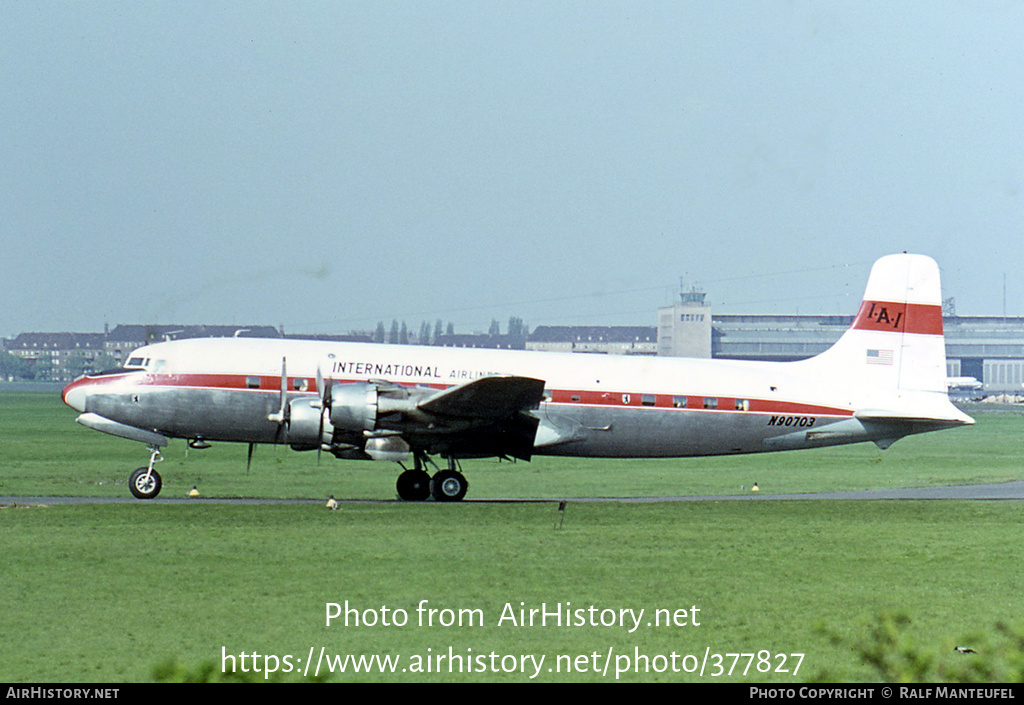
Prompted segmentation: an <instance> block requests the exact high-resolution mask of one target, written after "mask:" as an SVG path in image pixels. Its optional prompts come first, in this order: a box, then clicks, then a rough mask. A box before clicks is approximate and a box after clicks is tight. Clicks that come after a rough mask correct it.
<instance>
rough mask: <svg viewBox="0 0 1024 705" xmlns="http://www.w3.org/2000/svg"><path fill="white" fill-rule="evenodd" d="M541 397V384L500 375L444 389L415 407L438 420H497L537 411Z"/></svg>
mask: <svg viewBox="0 0 1024 705" xmlns="http://www.w3.org/2000/svg"><path fill="white" fill-rule="evenodd" d="M543 396H544V381H543V380H540V379H533V378H531V377H514V376H511V375H501V376H493V377H481V378H480V379H476V380H473V381H472V382H467V383H465V384H460V385H459V386H457V387H452V388H450V389H446V390H444V391H443V392H439V393H438V394H435V395H434V396H432V397H430V398H429V399H425V400H424V401H421V402H420V403H419V404H417V407H419V408H420V409H421V410H423V411H426V412H429V413H431V414H439V415H441V416H455V417H459V418H467V419H480V420H497V419H505V418H508V417H510V416H512V415H513V414H515V413H517V412H520V411H527V410H529V409H534V408H536V407H537V406H538V405H539V404H540V402H541V399H542V398H543Z"/></svg>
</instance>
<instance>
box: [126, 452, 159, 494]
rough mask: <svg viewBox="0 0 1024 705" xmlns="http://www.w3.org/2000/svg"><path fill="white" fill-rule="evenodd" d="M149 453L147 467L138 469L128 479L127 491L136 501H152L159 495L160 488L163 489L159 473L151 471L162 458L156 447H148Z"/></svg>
mask: <svg viewBox="0 0 1024 705" xmlns="http://www.w3.org/2000/svg"><path fill="white" fill-rule="evenodd" d="M149 451H150V456H149V465H148V466H146V467H142V468H139V469H138V470H136V471H135V472H133V473H132V474H131V475H130V476H129V477H128V491H129V492H131V493H132V495H133V496H135V497H136V498H137V499H153V498H154V497H156V496H157V495H158V494H160V488H161V487H163V481H162V480H161V479H160V473H158V472H157V471H156V470H154V469H153V465H155V464H156V463H158V462H160V461H161V460H163V459H164V457H163V456H162V455H161V454H160V449H159V448H158V447H157V446H149Z"/></svg>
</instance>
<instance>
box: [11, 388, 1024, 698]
mask: <svg viewBox="0 0 1024 705" xmlns="http://www.w3.org/2000/svg"><path fill="white" fill-rule="evenodd" d="M977 416H978V418H979V423H978V425H977V426H975V427H972V428H965V429H959V430H956V431H951V432H945V433H938V434H930V435H929V436H924V437H919V438H909V439H905V440H904V441H901V442H900V443H898V444H896V446H894V447H893V448H891V449H890V450H888V451H885V452H882V451H879V450H877V449H875V448H874V447H873V446H870V445H867V446H859V447H850V448H844V449H833V450H822V451H808V452H798V453H782V454H775V455H763V456H747V457H742V458H718V459H694V460H680V461H634V462H628V463H627V462H620V461H591V462H585V461H573V460H560V459H544V458H540V459H537V460H536V461H535V462H532V463H529V464H525V463H520V464H517V465H510V464H496V463H487V462H483V461H480V462H474V463H466V464H465V468H466V470H467V473H468V474H469V479H470V484H471V488H470V492H471V496H473V497H489V496H491V497H493V496H541V497H544V496H547V497H560V496H586V495H591V496H598V495H637V496H641V495H656V494H663V495H664V494H697V493H710V494H717V493H735V492H738V490H739V485H740V484H742V483H746V484H747V486H748V487H749V485H750V483H751V482H753V481H755V480H756V481H758V482H759V483H760V485H761V487H762V489H763V490H764V491H765V492H768V493H770V492H772V491H780V492H790V491H814V490H832V489H853V488H859V487H895V486H911V485H918V484H955V483H958V482H975V481H989V480H1004V479H1016V478H1018V477H1019V476H1020V475H1019V468H1018V464H1019V457H1020V450H1021V443H1020V441H1021V438H1022V427H1024V423H1022V419H1021V417H1020V416H1019V415H1017V414H1015V413H984V414H978V415H977ZM73 419H74V413H73V412H71V411H70V410H67V409H63V408H62V407H61V405H60V403H59V400H57V402H56V403H54V400H53V398H52V397H49V396H40V395H33V394H28V395H21V394H0V483H2V485H0V494H4V495H14V494H25V495H78V494H85V495H94V496H99V495H112V496H123V495H124V494H125V493H126V489H125V487H124V478H125V475H126V474H127V471H128V470H130V469H131V468H132V467H135V466H137V465H139V464H142V460H144V459H145V452H144V450H142V449H141V447H140V446H139V445H138V444H134V443H130V442H127V441H121V440H119V439H115V438H110V437H107V436H103V435H102V434H99V433H96V432H92V431H88V430H87V429H84V428H81V427H79V426H77V425H76V424H74V421H73ZM167 457H168V460H167V461H166V462H164V463H163V464H162V465H161V470H162V471H163V472H164V477H165V490H164V491H165V493H167V494H168V496H181V495H183V494H184V492H185V491H186V490H187V489H188V488H189V487H191V486H192V484H197V483H198V484H199V486H200V488H201V489H202V490H203V492H204V494H205V495H207V496H213V495H221V496H234V495H254V496H282V497H314V498H323V497H324V496H326V494H327V493H328V492H334V493H335V494H336V495H338V496H355V497H360V496H361V497H367V498H382V499H389V498H391V497H393V494H394V490H393V487H394V472H393V470H391V467H392V466H391V465H390V464H371V463H346V462H338V461H335V460H333V459H331V458H327V457H325V458H324V459H323V466H322V467H321V468H320V469H317V468H316V460H315V456H312V457H311V456H309V455H306V454H297V453H292V452H289V451H285V450H283V449H271V448H260V449H259V450H257V455H256V462H255V463H254V466H253V469H252V471H251V472H250V473H248V474H247V473H246V472H245V449H244V446H218V447H215V448H212V449H210V450H207V451H203V452H201V453H200V452H198V451H192V452H191V454H190V455H189V457H188V458H187V459H186V458H185V457H184V452H183V448H182V447H180V446H179V447H178V448H173V447H172V449H171V450H170V451H169V452H168V453H167ZM624 469H629V470H630V472H623V470H624ZM382 470H384V471H382ZM1022 514H1024V505H1022V504H1021V503H1018V502H910V501H899V502H867V501H791V502H787V501H778V502H728V501H704V502H678V503H657V504H645V503H640V504H635V503H633V504H623V503H596V504H595V503H573V502H570V503H569V505H568V507H567V509H566V512H565V515H564V522H563V523H562V525H561V528H558V529H556V528H554V527H555V525H556V522H557V521H558V519H559V517H558V510H557V504H553V503H541V504H536V503H525V504H524V503H517V504H502V503H497V504H495V503H480V504H474V503H463V504H455V505H448V504H437V503H433V502H428V503H421V504H406V503H394V502H385V503H357V504H346V505H343V508H342V509H341V510H340V511H336V512H330V511H327V510H325V509H323V508H322V506H321V504H320V503H319V502H317V503H309V504H300V505H272V506H265V505H264V506H259V505H224V504H201V503H200V504H181V505H161V504H152V503H143V502H138V503H129V504H119V505H78V506H76V505H53V506H31V507H8V508H4V509H0V535H2V536H3V537H4V557H3V572H2V577H0V605H3V612H2V615H3V616H2V618H0V620H2V621H0V638H2V642H0V644H2V645H0V681H7V682H17V681H55V682H56V681H59V682H129V681H145V680H151V679H153V678H155V677H157V675H158V674H167V673H170V674H171V676H170V677H181V676H183V675H184V676H186V677H188V676H194V675H196V674H197V673H200V672H201V671H203V670H204V669H206V670H208V671H209V670H212V671H213V673H214V675H219V671H220V663H221V654H222V651H221V649H222V648H223V649H225V650H226V652H227V653H229V654H235V655H238V654H240V653H241V652H245V653H247V654H252V653H253V652H257V653H259V654H261V655H267V654H273V655H276V656H284V655H291V656H292V657H293V661H292V662H293V663H295V660H296V659H301V661H302V662H304V661H305V660H306V658H307V655H308V653H309V650H310V648H313V649H314V650H316V651H317V652H319V649H320V648H321V647H323V648H324V649H325V650H326V652H327V653H328V654H339V655H341V654H346V653H351V654H357V655H358V654H367V655H369V654H390V655H393V656H400V657H401V658H402V659H403V661H402V662H401V664H400V666H399V669H401V668H402V667H403V666H408V665H409V664H410V663H411V659H412V658H413V657H415V656H423V655H426V654H430V655H434V656H436V655H437V654H438V653H443V654H444V655H447V653H448V648H449V647H452V648H453V649H454V652H455V653H456V654H457V655H463V656H466V655H469V654H472V655H476V656H479V655H484V654H487V655H489V654H490V653H491V652H494V653H496V654H498V655H499V656H502V655H519V654H532V655H535V656H537V657H539V656H541V655H543V656H545V663H544V665H543V667H542V672H541V675H540V676H539V678H538V680H542V681H553V680H582V681H599V682H607V681H612V680H614V670H615V662H614V661H613V663H612V666H611V668H610V670H609V674H608V675H607V676H604V675H602V674H599V673H593V672H590V671H585V672H577V673H573V674H566V673H551V672H548V671H547V669H548V668H550V667H553V666H554V665H555V659H556V658H557V657H559V656H563V657H564V656H573V657H576V656H580V657H582V659H581V661H580V664H581V665H583V664H586V665H587V666H591V667H592V666H593V664H594V663H595V661H596V662H597V663H598V665H603V659H604V658H605V656H606V655H607V654H608V651H609V649H611V650H612V653H613V658H615V657H622V656H627V655H628V656H632V655H634V653H635V652H636V650H639V652H640V653H641V654H644V655H646V656H648V657H649V658H651V659H654V657H655V656H658V655H661V656H662V657H668V656H670V655H671V654H672V653H675V654H677V656H678V658H679V659H681V658H682V656H684V655H686V654H696V655H698V656H699V657H703V654H704V653H705V649H708V650H709V651H710V652H711V653H722V654H726V653H752V652H759V651H767V652H769V653H770V654H772V655H773V656H774V655H775V654H780V653H784V654H791V653H803V654H805V656H804V659H803V662H802V664H801V666H800V671H799V673H798V674H797V675H796V676H795V677H794V676H792V675H791V674H781V673H779V674H776V673H755V672H754V671H756V667H757V661H756V660H755V661H754V665H753V667H752V669H751V671H750V672H749V673H748V675H747V676H745V677H744V676H743V675H741V674H740V671H742V669H743V666H745V665H746V659H745V657H744V660H742V661H741V662H740V664H739V665H738V666H737V669H736V671H735V672H734V673H733V675H732V676H724V677H721V678H719V680H730V681H749V682H769V681H771V682H778V683H792V682H805V681H810V680H815V679H824V680H829V681H875V680H878V678H879V674H878V672H877V671H875V670H874V669H873V668H872V666H871V665H869V664H868V663H867V662H866V661H865V658H864V657H863V651H864V650H863V649H860V650H858V648H856V647H855V645H856V644H858V643H860V642H862V641H863V640H864V639H865V638H867V636H866V635H870V634H871V633H872V629H873V628H874V626H875V625H877V624H878V623H879V619H880V617H879V615H885V614H893V613H897V614H901V615H906V617H907V619H908V621H907V622H906V623H905V625H903V627H902V628H903V629H904V634H903V638H905V639H909V640H912V641H913V643H914V644H916V645H917V648H918V649H920V650H922V651H924V652H926V653H928V654H930V655H931V657H932V658H934V659H935V660H937V661H941V662H948V661H950V660H954V661H955V659H956V658H960V659H964V658H973V657H964V656H962V655H960V654H956V653H955V652H953V650H952V647H953V645H954V644H955V643H962V642H963V641H964V640H966V639H975V638H980V637H979V633H981V635H982V636H984V634H985V633H991V632H993V631H994V630H995V629H996V625H998V624H1000V623H1003V622H1008V623H1010V624H1020V623H1021V622H1022V621H1024V604H1022V601H1024V598H1022V597H1021V596H1022V595H1024V573H1022V571H1021V570H1020V569H1019V567H1018V564H1019V546H1020V543H1021V526H1022V525H1024V521H1022V520H1024V516H1022ZM346 600H347V601H348V602H349V603H350V604H351V605H354V606H356V607H358V608H359V609H360V610H371V611H374V610H376V611H379V610H380V608H381V607H382V606H386V607H388V608H389V609H390V610H398V609H401V610H405V611H406V612H407V613H408V614H409V616H410V623H409V624H407V625H405V626H401V627H399V626H390V627H384V626H380V625H378V626H374V627H367V626H359V627H355V626H350V627H345V626H343V625H342V624H341V623H340V621H338V622H335V624H334V625H333V626H331V627H327V626H326V625H325V605H326V603H328V602H338V603H342V604H343V603H344V602H345V601H346ZM421 600H428V601H429V602H428V605H429V606H431V607H434V608H436V609H442V608H448V609H451V610H459V609H472V610H479V611H480V614H482V615H483V616H484V623H483V624H482V625H473V626H463V627H462V628H458V627H444V626H439V625H434V626H419V625H418V624H417V622H416V619H417V613H416V606H417V605H418V604H419V603H420V601H421ZM520 602H523V603H525V605H526V607H528V608H529V607H535V608H536V607H540V605H541V603H547V604H548V605H549V606H550V605H553V604H556V603H563V604H564V603H566V602H568V603H571V604H572V606H573V607H574V608H587V607H589V606H591V605H594V606H596V607H597V608H599V609H614V610H616V611H617V610H619V609H630V608H631V609H634V610H639V609H644V610H645V617H644V619H643V622H642V626H641V627H640V628H639V629H637V630H636V631H635V632H634V633H632V634H630V633H629V632H628V631H627V630H626V629H623V628H619V627H602V626H580V627H575V626H574V627H566V626H561V627H559V626H554V625H551V624H548V625H547V626H533V627H516V626H511V625H508V624H506V625H503V626H499V625H498V623H497V622H498V619H499V617H500V616H501V613H502V610H503V607H504V605H505V604H506V603H509V604H511V605H512V606H513V608H518V607H519V603H520ZM694 605H696V606H697V607H699V608H700V612H699V613H698V614H699V617H698V619H699V621H700V626H699V627H698V626H680V627H676V626H671V627H668V626H662V627H648V626H647V622H648V621H649V617H650V615H651V611H652V610H654V609H659V608H662V609H671V610H676V609H689V608H691V607H692V606H694ZM883 623H884V624H888V623H889V622H883ZM900 624H903V623H902V622H900ZM983 641H984V640H983V639H981V641H977V642H971V643H972V644H974V643H977V644H981V643H983ZM470 650H472V651H470ZM595 653H596V654H598V655H599V656H598V658H597V659H596V660H595V657H594V656H593V654H595ZM979 658H988V656H987V655H985V654H979ZM488 663H489V662H488ZM499 663H500V661H499ZM652 663H653V664H654V665H658V664H663V663H664V662H659V661H652ZM679 663H682V661H681V660H680V661H679ZM730 663H731V657H730V659H729V660H727V661H726V662H725V664H724V665H725V667H726V668H728V666H729V665H730ZM777 663H778V661H777V660H774V659H773V661H772V665H773V666H774V665H775V664H777ZM563 664H564V661H563ZM788 664H789V666H790V667H791V668H792V666H793V665H794V662H793V660H792V659H791V660H790V661H788ZM301 665H302V664H301V663H300V667H301ZM620 665H622V664H621V663H620ZM954 665H956V664H955V663H954ZM446 666H447V664H445V668H444V672H442V673H436V672H435V673H429V674H421V673H410V672H404V673H403V672H399V673H396V674H393V675H387V676H383V675H367V674H361V675H358V676H355V675H352V674H347V675H344V676H342V675H340V674H337V673H335V674H331V675H329V676H326V679H327V680H329V681H352V680H386V681H393V680H410V681H448V680H468V681H513V682H520V681H526V680H528V676H527V675H524V674H522V673H519V672H516V673H512V674H505V673H492V672H484V673H472V674H466V673H462V674H459V673H455V674H449V673H447V667H446ZM261 667H262V662H261ZM709 668H710V666H709ZM943 672H946V673H948V672H952V671H951V670H949V669H947V670H945V671H943ZM250 675H252V674H250ZM280 678H281V679H282V680H286V681H287V680H301V676H299V675H297V674H287V675H281V676H280ZM622 680H645V681H647V680H664V681H699V680H701V679H700V678H698V677H697V676H696V675H688V674H686V673H671V672H668V673H661V674H658V673H653V672H651V673H640V674H632V673H631V674H625V675H623V678H622ZM703 680H704V681H709V680H713V679H712V678H710V677H709V676H705V678H704V679H703Z"/></svg>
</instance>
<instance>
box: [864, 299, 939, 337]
mask: <svg viewBox="0 0 1024 705" xmlns="http://www.w3.org/2000/svg"><path fill="white" fill-rule="evenodd" d="M853 327H854V328H856V329H857V330H877V331H884V332H887V333H920V334H923V335H942V307H941V306H934V305H930V304H909V303H900V302H893V301H864V302H863V303H861V305H860V311H858V312H857V318H856V319H855V320H854V322H853Z"/></svg>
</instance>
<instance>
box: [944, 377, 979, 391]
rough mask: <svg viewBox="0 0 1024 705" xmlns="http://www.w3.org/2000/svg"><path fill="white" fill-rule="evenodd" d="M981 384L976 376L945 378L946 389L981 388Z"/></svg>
mask: <svg viewBox="0 0 1024 705" xmlns="http://www.w3.org/2000/svg"><path fill="white" fill-rule="evenodd" d="M981 387H982V384H981V382H979V381H978V378H977V377H950V378H948V379H947V380H946V388H947V389H950V390H952V389H981Z"/></svg>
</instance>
